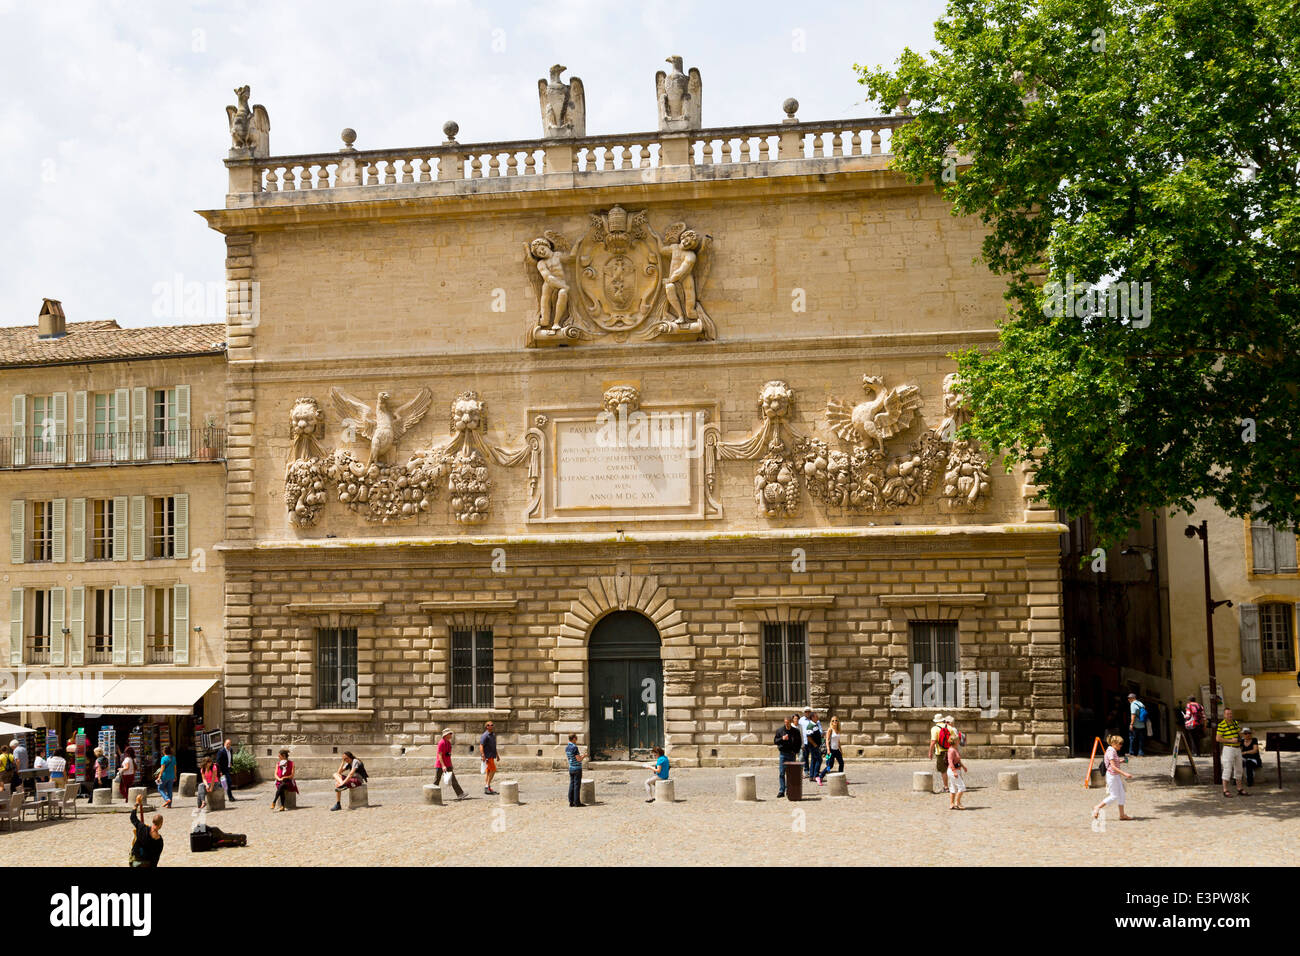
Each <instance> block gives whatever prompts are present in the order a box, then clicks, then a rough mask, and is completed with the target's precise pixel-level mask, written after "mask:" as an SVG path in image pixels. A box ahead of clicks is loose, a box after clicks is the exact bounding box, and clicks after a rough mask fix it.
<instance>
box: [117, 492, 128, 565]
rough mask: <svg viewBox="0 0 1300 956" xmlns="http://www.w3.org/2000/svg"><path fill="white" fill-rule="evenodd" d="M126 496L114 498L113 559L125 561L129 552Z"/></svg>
mask: <svg viewBox="0 0 1300 956" xmlns="http://www.w3.org/2000/svg"><path fill="white" fill-rule="evenodd" d="M129 500H130V499H128V498H126V497H125V496H124V497H121V498H114V499H113V560H114V561H125V560H126V559H127V556H128V553H127V548H126V538H127V534H126V531H127V512H128V510H129V508H128V501H129Z"/></svg>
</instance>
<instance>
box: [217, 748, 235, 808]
mask: <svg viewBox="0 0 1300 956" xmlns="http://www.w3.org/2000/svg"><path fill="white" fill-rule="evenodd" d="M234 764H235V752H234V750H232V749H231V747H230V738H229V737H227V738H226V743H225V746H223V747H222V748H221V749H220V750H218V751H217V776H219V777H220V778H221V789H222V790H224V791H226V799H227V800H229V801H231V802H232V803H233V802H234V800H235V794H234V793H233V789H234V788H233V787H232V781H231V779H230V775H231V773H232V771H233V769H234Z"/></svg>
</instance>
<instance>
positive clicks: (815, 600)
mask: <svg viewBox="0 0 1300 956" xmlns="http://www.w3.org/2000/svg"><path fill="white" fill-rule="evenodd" d="M834 605H835V595H834V594H759V595H744V596H737V597H733V598H732V599H731V606H732V607H734V608H736V609H737V610H742V611H752V610H762V609H764V608H795V607H797V608H828V607H834Z"/></svg>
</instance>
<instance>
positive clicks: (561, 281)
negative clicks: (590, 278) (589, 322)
mask: <svg viewBox="0 0 1300 956" xmlns="http://www.w3.org/2000/svg"><path fill="white" fill-rule="evenodd" d="M569 248H570V247H569V241H568V240H567V239H565V238H564V237H563V236H562V235H560V234H559V233H558V232H554V231H553V230H550V229H548V230H546V232H544V233H542V235H541V236H539V237H538V238H536V239H534V240H533V241H532V242H530V243H529V244H528V245H527V246H526V250H527V254H528V257H529V260H530V261H531V262H532V263H533V264H534V266H535V268H534V269H533V274H534V278H533V284H534V286H536V288H537V298H538V305H539V309H538V313H537V328H538V329H550V330H552V331H556V332H558V331H559V330H560V329H561V328H563V327H564V326H565V325H567V324H568V318H569V297H570V288H569V279H568V277H567V276H566V275H565V269H564V267H565V265H566V264H567V263H568V261H569V260H570V259H572V258H573V256H572V254H571V253H570V251H569Z"/></svg>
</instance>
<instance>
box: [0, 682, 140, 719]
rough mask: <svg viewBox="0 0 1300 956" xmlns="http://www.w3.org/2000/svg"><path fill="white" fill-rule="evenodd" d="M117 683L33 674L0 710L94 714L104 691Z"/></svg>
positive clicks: (0, 705)
mask: <svg viewBox="0 0 1300 956" xmlns="http://www.w3.org/2000/svg"><path fill="white" fill-rule="evenodd" d="M118 680H119V678H116V677H110V678H105V677H103V676H101V675H96V674H87V675H86V676H85V677H84V678H82V677H43V676H41V675H39V674H38V675H33V676H32V677H29V678H27V680H25V681H23V682H22V684H21V685H19V687H18V689H17V690H16V691H14V692H13V693H12V694H10V695H9V697H8V698H7V699H6V700H5V702H4V703H3V704H0V710H5V711H10V712H17V711H42V712H44V711H53V712H63V711H70V712H73V713H79V714H92V713H96V712H97V708H98V706H99V703H100V701H102V700H103V699H104V694H105V692H107V690H108V688H109V687H111V686H112V685H113V684H115V683H117V681H118Z"/></svg>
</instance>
